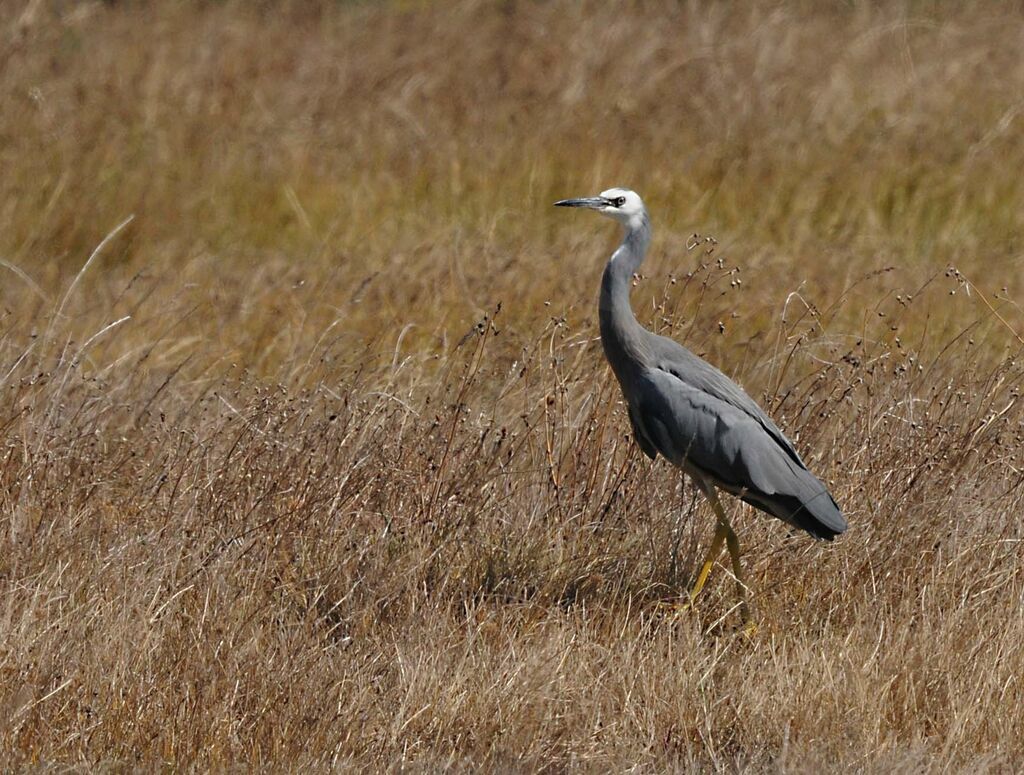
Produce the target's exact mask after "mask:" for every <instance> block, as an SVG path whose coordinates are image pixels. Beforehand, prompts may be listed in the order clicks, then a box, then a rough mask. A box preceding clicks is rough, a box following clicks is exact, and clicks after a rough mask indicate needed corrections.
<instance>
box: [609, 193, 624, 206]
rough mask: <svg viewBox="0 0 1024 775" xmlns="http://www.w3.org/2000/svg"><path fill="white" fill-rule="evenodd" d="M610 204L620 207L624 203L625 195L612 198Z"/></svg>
mask: <svg viewBox="0 0 1024 775" xmlns="http://www.w3.org/2000/svg"><path fill="white" fill-rule="evenodd" d="M612 204H613V205H615V206H616V207H622V205H624V204H626V197H624V196H617V197H615V198H614V199H613V200H612Z"/></svg>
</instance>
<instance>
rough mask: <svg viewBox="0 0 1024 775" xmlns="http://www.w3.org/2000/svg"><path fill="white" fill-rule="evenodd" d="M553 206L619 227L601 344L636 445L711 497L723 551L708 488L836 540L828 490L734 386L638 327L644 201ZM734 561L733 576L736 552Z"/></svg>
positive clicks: (619, 192) (631, 197) (625, 197)
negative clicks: (632, 297)
mask: <svg viewBox="0 0 1024 775" xmlns="http://www.w3.org/2000/svg"><path fill="white" fill-rule="evenodd" d="M556 204H557V205H559V206H562V207H586V208H589V209H594V210H597V211H598V212H600V213H602V214H603V215H607V216H610V217H612V218H615V219H616V220H618V221H619V222H621V223H622V224H623V225H624V226H625V229H626V235H625V238H624V240H623V242H622V244H621V245H620V246H619V247H618V249H617V250H616V251H615V252H614V253H613V254H612V257H611V259H610V260H609V261H608V264H607V266H606V267H605V270H604V275H603V277H602V281H601V295H600V304H599V318H600V325H601V343H602V345H603V347H604V352H605V355H606V356H607V358H608V362H609V363H610V364H611V367H612V370H613V371H614V372H615V376H616V378H617V379H618V382H619V385H620V386H621V388H622V394H623V397H624V398H625V400H626V404H627V406H628V409H629V419H630V423H631V425H632V428H633V434H634V436H635V437H636V441H637V443H638V444H639V445H640V447H641V449H642V450H643V451H644V453H645V454H646V455H647V456H648V457H650V458H652V459H653V458H655V457H657V455H659V454H660V455H662V456H663V457H665V458H666V459H667V460H668V461H670V462H671V463H673V464H674V465H676V466H679V467H680V468H682V469H683V470H684V471H685V472H686V473H688V474H689V475H691V476H692V477H693V478H694V479H695V480H696V482H697V483H698V485H699V486H700V487H701V489H702V490H703V491H704V492H705V493H706V494H707V495H708V497H709V499H710V500H711V501H712V505H714V506H716V512H719V520H720V523H724V526H723V527H721V532H722V539H719V538H718V537H717V536H716V541H717V542H718V544H719V546H720V543H721V540H724V538H725V537H728V536H727V533H728V534H732V529H731V527H729V526H728V521H727V520H726V519H725V516H724V513H722V512H721V509H720V507H719V506H717V499H716V498H715V497H714V490H713V488H714V487H718V488H721V489H723V490H725V491H727V492H729V493H732V494H733V495H736V496H738V497H740V498H741V499H743V500H744V501H746V502H747V503H750V504H751V505H753V506H755V507H756V508H758V509H761V510H762V511H765V512H767V513H769V514H772V515H773V516H776V517H778V518H779V519H781V520H783V521H784V522H787V523H789V524H791V525H794V526H796V527H799V528H802V529H804V530H806V531H807V532H808V533H810V534H811V535H812V536H815V537H816V538H825V539H832V538H833V537H834V536H836V535H838V534H839V533H842V532H843V531H844V530H846V527H847V525H846V520H845V519H844V518H843V515H842V512H841V511H840V509H839V506H838V504H837V503H836V502H835V500H834V499H833V498H832V496H831V495H830V494H829V492H828V489H827V488H826V487H825V485H824V484H823V483H822V482H821V481H819V480H818V479H817V478H816V477H815V476H814V475H813V474H812V473H811V472H810V471H809V470H808V469H807V466H806V465H804V463H803V461H802V460H801V459H800V455H799V454H798V453H797V451H796V449H794V447H793V445H792V444H791V443H790V441H789V440H788V439H787V438H786V437H785V436H784V435H783V433H782V431H781V430H779V428H778V426H776V425H775V423H774V422H772V420H771V418H770V417H769V416H768V415H767V414H765V412H764V411H763V410H762V409H761V407H759V406H758V405H757V403H755V402H754V401H753V400H752V399H751V398H750V397H749V396H748V395H747V394H746V393H745V392H744V391H743V389H742V388H741V387H740V386H739V385H737V384H736V383H735V382H733V381H732V380H730V379H729V378H728V377H726V376H725V375H724V374H723V373H722V372H721V371H719V370H718V369H716V368H715V367H714V366H712V365H710V364H709V363H707V362H706V361H704V360H702V359H701V358H698V357H697V356H696V355H694V354H693V353H691V352H690V351H689V350H687V349H686V348H685V347H683V346H682V345H680V344H679V343H677V342H675V341H673V340H671V339H668V338H666V337H663V336H658V335H657V334H654V333H652V332H650V331H647V330H646V329H645V328H643V326H641V325H640V324H639V323H638V322H637V320H636V317H635V316H634V314H633V309H632V307H631V305H630V302H629V291H630V288H631V285H632V282H631V281H632V277H633V274H634V273H635V272H636V271H637V269H638V268H639V266H640V264H641V262H642V261H643V259H644V256H645V254H646V252H647V248H648V245H649V244H650V240H651V225H650V220H649V219H648V216H647V212H646V210H645V208H644V206H643V202H642V201H641V199H640V197H639V196H638V195H637V194H636V193H635V192H633V191H630V190H628V189H610V190H608V191H605V192H603V193H602V194H601V195H600V196H598V197H591V198H588V199H569V200H562V201H560V202H556ZM732 538H733V539H735V535H734V534H732ZM730 551H732V545H731V543H730ZM733 559H734V567H735V568H736V570H737V572H738V549H737V554H736V555H734V558H733ZM709 562H710V560H709ZM708 567H709V568H710V566H708ZM704 575H705V576H706V572H705V574H704ZM702 583H703V581H701V582H699V584H698V589H697V590H695V593H694V594H696V591H699V587H700V585H702Z"/></svg>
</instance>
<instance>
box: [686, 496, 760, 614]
mask: <svg viewBox="0 0 1024 775" xmlns="http://www.w3.org/2000/svg"><path fill="white" fill-rule="evenodd" d="M701 489H703V490H704V494H705V495H706V496H707V499H708V500H709V501H710V502H711V508H712V509H714V511H715V516H716V517H718V528H717V529H716V530H715V537H714V539H712V541H711V550H710V551H709V552H708V556H707V559H706V560H705V561H704V566H703V567H702V568H701V569H700V575H698V576H697V583H696V584H694V585H693V592H691V593H690V603H691V604H692V603H693V600H694V598H696V597H697V594H698V593H699V592H700V591H701V589H703V588H704V582H706V581H707V579H708V574H709V573H710V572H711V566H712V565H714V564H715V558H716V557H717V556H718V553H719V552H720V551H721V550H722V542H723V541H725V545H726V546H727V547H728V549H729V557H730V558H731V559H732V573H733V576H735V577H736V586H737V587H738V589H739V593H740V617H741V618H742V619H743V621H744V623H747V622H749V621H750V609H749V607H748V606H747V585H746V584H745V583H744V582H743V566H742V565H741V564H740V540H739V538H737V537H736V531H735V530H733V529H732V525H730V524H729V519H728V517H726V516H725V509H723V508H722V504H721V502H720V501H719V500H718V493H717V492H715V488H714V486H713V485H710V484H704V483H703V482H702V483H701Z"/></svg>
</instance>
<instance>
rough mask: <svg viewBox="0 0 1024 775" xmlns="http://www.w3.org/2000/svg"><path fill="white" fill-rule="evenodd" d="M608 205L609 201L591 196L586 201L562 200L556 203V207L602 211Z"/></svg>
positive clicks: (601, 197)
mask: <svg viewBox="0 0 1024 775" xmlns="http://www.w3.org/2000/svg"><path fill="white" fill-rule="evenodd" d="M607 205H608V200H607V199H605V198H604V197H603V196H591V197H587V198H585V199H562V200H559V201H558V202H555V207H589V208H590V209H591V210H600V209H601V208H602V207H606V206H607Z"/></svg>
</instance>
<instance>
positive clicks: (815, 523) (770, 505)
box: [741, 469, 847, 541]
mask: <svg viewBox="0 0 1024 775" xmlns="http://www.w3.org/2000/svg"><path fill="white" fill-rule="evenodd" d="M801 474H802V475H801V476H799V483H798V486H797V487H794V488H792V489H794V490H797V492H795V493H792V494H791V493H783V492H775V493H772V494H771V495H767V494H764V493H749V494H748V495H744V496H741V497H743V500H745V501H747V502H748V503H750V504H751V505H752V506H755V507H757V508H761V509H764V510H766V511H768V512H770V513H772V514H774V515H775V516H777V517H778V518H779V519H781V520H782V521H783V522H788V523H789V524H791V525H793V526H795V527H799V528H801V529H803V530H806V531H807V532H808V533H810V534H811V535H812V536H814V537H815V538H822V539H824V540H826V541H831V540H832V539H833V538H835V537H836V536H837V535H839V534H840V533H844V532H846V528H847V524H846V519H845V518H844V517H843V512H842V511H841V510H840V508H839V504H838V503H836V501H835V498H833V497H832V494H831V493H830V492H829V491H828V488H827V487H825V485H824V484H823V483H822V482H821V481H819V480H818V479H817V477H815V476H814V474H812V473H811V472H810V471H807V470H806V469H804V470H803V471H802V472H801ZM787 489H788V488H787Z"/></svg>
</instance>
